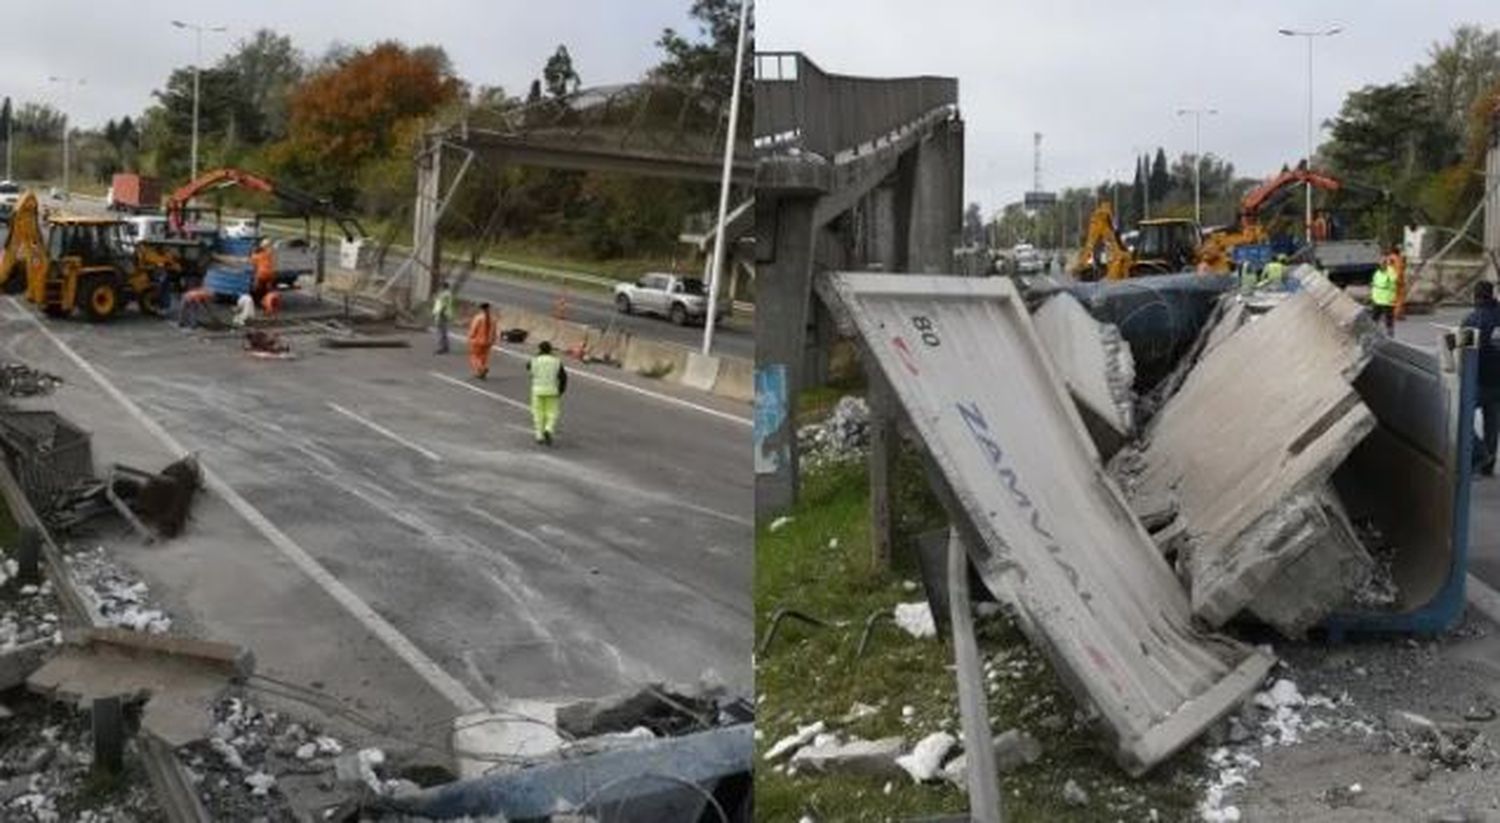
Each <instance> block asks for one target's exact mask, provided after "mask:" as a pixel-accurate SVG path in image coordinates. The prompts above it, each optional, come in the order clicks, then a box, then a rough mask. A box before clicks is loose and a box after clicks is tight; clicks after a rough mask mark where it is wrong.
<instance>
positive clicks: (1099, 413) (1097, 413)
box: [1031, 292, 1135, 454]
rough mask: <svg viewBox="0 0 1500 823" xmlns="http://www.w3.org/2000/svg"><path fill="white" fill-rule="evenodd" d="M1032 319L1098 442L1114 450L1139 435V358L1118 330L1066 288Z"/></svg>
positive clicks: (1109, 451)
mask: <svg viewBox="0 0 1500 823" xmlns="http://www.w3.org/2000/svg"><path fill="white" fill-rule="evenodd" d="M1031 319H1032V322H1033V323H1034V324H1035V325H1036V333H1037V336H1038V337H1040V338H1041V339H1042V348H1043V349H1044V350H1045V351H1046V352H1047V356H1048V357H1049V358H1051V360H1052V365H1053V366H1054V367H1055V368H1056V369H1057V371H1058V374H1059V375H1060V376H1061V377H1062V379H1063V383H1064V384H1065V385H1066V386H1067V387H1068V391H1069V393H1070V394H1072V395H1073V399H1074V400H1075V401H1076V402H1077V404H1078V408H1079V411H1080V412H1082V413H1083V422H1084V424H1085V425H1086V426H1088V430H1089V435H1090V436H1091V437H1093V439H1094V444H1095V445H1096V446H1098V447H1099V450H1100V452H1102V453H1104V454H1113V453H1114V452H1115V451H1117V450H1118V449H1119V448H1120V446H1122V445H1124V444H1125V442H1126V441H1127V440H1129V439H1130V438H1131V437H1133V436H1134V434H1135V390H1134V388H1133V386H1134V384H1135V360H1134V359H1133V358H1132V357H1131V354H1130V347H1129V346H1128V345H1126V343H1125V340H1124V338H1122V337H1121V336H1120V330H1119V329H1118V328H1116V327H1115V326H1113V325H1110V324H1108V323H1101V322H1099V321H1097V320H1095V319H1094V318H1093V317H1092V316H1090V315H1089V313H1088V310H1087V309H1085V308H1084V307H1083V304H1081V303H1079V302H1078V299H1077V298H1075V297H1074V296H1073V295H1071V294H1068V293H1066V292H1064V293H1061V294H1058V295H1056V296H1054V297H1052V298H1051V299H1049V300H1048V301H1047V302H1045V303H1043V304H1042V305H1041V307H1040V308H1038V309H1036V310H1035V311H1034V312H1033V313H1032V316H1031Z"/></svg>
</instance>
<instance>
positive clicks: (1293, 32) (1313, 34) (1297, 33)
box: [1276, 26, 1344, 243]
mask: <svg viewBox="0 0 1500 823" xmlns="http://www.w3.org/2000/svg"><path fill="white" fill-rule="evenodd" d="M1343 30H1344V29H1343V27H1342V26H1331V27H1329V28H1326V29H1320V30H1312V31H1301V30H1298V29H1277V30H1276V33H1277V34H1280V35H1282V36H1283V37H1303V38H1306V39H1307V169H1308V171H1312V164H1313V40H1314V39H1315V38H1318V37H1332V36H1334V35H1335V34H1338V33H1339V32H1341V31H1343ZM1306 188H1307V212H1306V223H1305V226H1306V229H1307V242H1308V243H1312V239H1313V236H1312V227H1313V218H1312V183H1308V184H1307V186H1306Z"/></svg>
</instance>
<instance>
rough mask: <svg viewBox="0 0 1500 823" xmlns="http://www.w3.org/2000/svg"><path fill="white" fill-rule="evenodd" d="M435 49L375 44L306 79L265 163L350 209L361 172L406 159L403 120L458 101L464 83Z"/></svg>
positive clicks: (407, 127)
mask: <svg viewBox="0 0 1500 823" xmlns="http://www.w3.org/2000/svg"><path fill="white" fill-rule="evenodd" d="M448 68H449V64H448V61H447V58H446V56H445V55H443V54H442V53H441V50H436V49H430V48H429V49H408V48H407V47H405V46H403V45H402V44H400V43H396V42H386V43H380V44H378V45H376V46H374V47H372V48H370V49H368V50H359V51H355V52H354V53H353V54H352V55H351V56H349V57H347V58H346V59H344V60H343V61H342V62H339V63H337V64H334V65H331V66H328V67H325V68H323V69H321V70H319V71H316V72H314V73H312V74H311V75H309V76H308V77H307V78H306V79H305V80H304V81H303V82H302V83H300V84H299V85H298V86H297V87H296V88H295V89H294V90H293V92H292V94H291V98H290V114H291V117H290V121H289V125H288V134H287V138H286V139H285V140H282V141H280V142H278V143H277V144H275V145H274V146H273V147H271V149H270V152H269V158H268V159H269V161H270V163H271V164H272V165H273V166H274V167H275V168H276V169H277V171H278V172H280V173H282V174H285V175H286V176H287V177H288V178H289V179H290V180H292V181H293V182H294V183H296V184H299V185H301V186H302V187H303V188H307V189H310V190H313V191H318V192H327V193H330V194H331V195H332V196H334V197H335V198H336V199H337V200H338V201H339V202H340V203H341V204H343V205H351V204H353V203H354V202H355V200H356V199H357V197H358V194H359V185H358V182H359V180H360V178H361V174H362V172H363V171H364V169H365V168H366V167H367V166H368V165H370V164H372V163H378V162H380V161H382V160H386V159H388V158H390V157H392V156H401V157H404V158H407V159H408V162H409V158H410V157H411V152H412V151H413V149H414V148H415V146H414V144H413V141H414V139H415V137H414V135H415V134H416V133H417V130H416V129H413V128H412V127H411V123H410V121H412V120H421V119H423V118H426V117H430V116H432V115H434V114H436V113H437V112H438V111H439V110H440V109H442V108H443V107H445V106H448V105H450V104H453V103H457V102H460V101H462V100H463V99H464V97H465V95H466V92H465V89H464V84H463V82H462V81H461V80H459V79H458V78H457V77H455V76H453V75H452V74H451V73H450V72H449V70H448Z"/></svg>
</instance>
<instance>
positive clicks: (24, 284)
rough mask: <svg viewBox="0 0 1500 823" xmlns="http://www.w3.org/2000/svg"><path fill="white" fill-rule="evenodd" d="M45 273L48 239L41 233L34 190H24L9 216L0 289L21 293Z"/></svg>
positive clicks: (39, 213) (0, 269) (31, 286)
mask: <svg viewBox="0 0 1500 823" xmlns="http://www.w3.org/2000/svg"><path fill="white" fill-rule="evenodd" d="M46 275H47V240H46V237H45V236H44V235H43V233H42V217H41V209H40V208H39V206H38V204H37V199H36V194H35V193H34V192H29V191H28V192H26V193H25V194H23V195H21V199H20V200H19V201H17V203H16V208H15V211H14V212H13V213H12V214H11V217H10V232H9V234H8V235H7V236H6V238H5V251H4V252H3V254H0V291H3V292H4V293H6V294H20V293H21V292H22V291H24V290H28V289H31V288H37V287H36V286H35V285H34V284H35V283H38V282H40V281H41V280H42V279H43V278H45V277H46Z"/></svg>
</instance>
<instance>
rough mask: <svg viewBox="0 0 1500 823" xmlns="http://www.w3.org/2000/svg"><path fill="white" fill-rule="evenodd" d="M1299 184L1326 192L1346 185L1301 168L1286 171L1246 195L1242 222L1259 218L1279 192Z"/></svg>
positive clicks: (1242, 201)
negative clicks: (1261, 211)
mask: <svg viewBox="0 0 1500 823" xmlns="http://www.w3.org/2000/svg"><path fill="white" fill-rule="evenodd" d="M1298 183H1306V184H1308V185H1310V186H1313V187H1315V188H1319V189H1323V190H1324V191H1338V190H1339V189H1341V188H1343V185H1344V184H1343V183H1342V182H1340V181H1339V179H1338V178H1336V177H1333V176H1332V175H1328V174H1323V173H1321V172H1316V171H1311V170H1309V169H1306V168H1303V167H1301V166H1298V167H1297V168H1295V169H1285V170H1283V171H1282V172H1281V173H1280V174H1278V175H1276V176H1275V177H1272V178H1271V179H1269V180H1267V181H1265V182H1263V183H1261V184H1260V185H1259V186H1256V187H1255V188H1253V189H1251V190H1250V191H1249V192H1248V193H1247V194H1246V195H1245V197H1244V199H1242V200H1240V220H1241V222H1243V221H1245V220H1246V219H1247V218H1248V219H1250V220H1254V219H1256V218H1258V217H1259V216H1260V210H1261V209H1262V208H1264V207H1265V205H1266V203H1267V201H1269V200H1270V199H1271V198H1272V197H1274V196H1275V195H1276V193H1277V192H1279V191H1281V190H1282V189H1285V188H1286V187H1288V186H1293V185H1296V184H1298Z"/></svg>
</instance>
